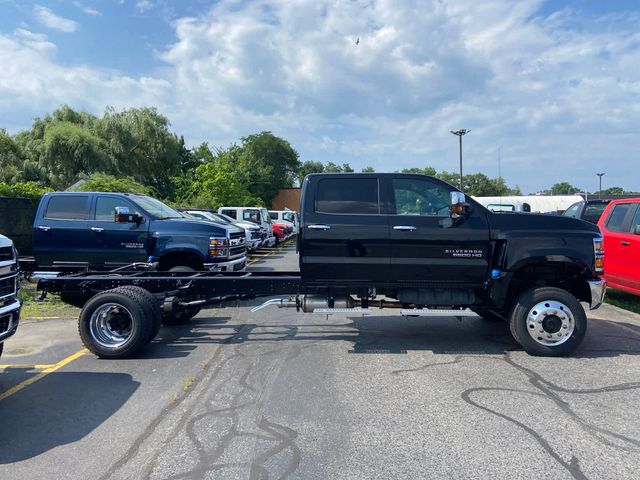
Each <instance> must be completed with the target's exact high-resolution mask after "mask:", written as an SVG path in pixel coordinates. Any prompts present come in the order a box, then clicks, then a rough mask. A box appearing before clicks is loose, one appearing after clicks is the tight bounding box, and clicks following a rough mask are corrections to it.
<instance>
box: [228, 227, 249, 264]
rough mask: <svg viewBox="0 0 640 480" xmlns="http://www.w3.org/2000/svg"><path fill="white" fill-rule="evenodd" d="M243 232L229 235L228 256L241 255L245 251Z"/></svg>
mask: <svg viewBox="0 0 640 480" xmlns="http://www.w3.org/2000/svg"><path fill="white" fill-rule="evenodd" d="M245 243H246V242H245V236H244V232H236V233H231V234H230V235H229V247H230V250H229V256H230V257H232V258H233V257H236V256H238V255H243V254H244V253H245V251H246V246H245Z"/></svg>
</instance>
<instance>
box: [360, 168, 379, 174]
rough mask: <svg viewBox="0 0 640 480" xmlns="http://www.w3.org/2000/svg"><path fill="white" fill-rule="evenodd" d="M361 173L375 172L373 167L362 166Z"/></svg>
mask: <svg viewBox="0 0 640 480" xmlns="http://www.w3.org/2000/svg"><path fill="white" fill-rule="evenodd" d="M362 173H376V170H375V168H373V167H364V168H363V169H362Z"/></svg>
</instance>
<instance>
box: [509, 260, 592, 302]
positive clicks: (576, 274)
mask: <svg viewBox="0 0 640 480" xmlns="http://www.w3.org/2000/svg"><path fill="white" fill-rule="evenodd" d="M587 276H588V274H587V272H585V270H584V269H582V268H580V266H578V265H576V264H573V263H568V262H562V263H548V262H545V263H536V264H531V265H527V266H524V267H522V268H521V269H519V270H517V271H516V272H515V273H514V274H513V277H512V279H511V282H510V284H509V293H508V294H507V305H509V308H510V306H511V305H513V303H514V302H515V300H516V299H517V298H518V296H519V295H520V294H521V293H522V292H524V291H526V290H529V289H530V288H539V287H557V288H561V289H563V290H566V291H567V292H569V293H571V294H572V295H573V296H574V297H576V298H577V299H578V300H580V301H583V302H589V301H591V292H590V290H589V285H588V283H587V282H586V277H587Z"/></svg>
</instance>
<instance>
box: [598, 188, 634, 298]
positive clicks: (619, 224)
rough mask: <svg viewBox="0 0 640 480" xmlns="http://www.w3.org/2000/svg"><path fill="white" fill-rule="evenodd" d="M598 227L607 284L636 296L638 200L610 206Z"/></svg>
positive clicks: (618, 202)
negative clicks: (605, 260)
mask: <svg viewBox="0 0 640 480" xmlns="http://www.w3.org/2000/svg"><path fill="white" fill-rule="evenodd" d="M598 226H599V227H600V228H601V229H602V232H603V234H604V249H605V251H606V252H607V269H606V271H605V275H604V277H605V279H606V280H607V283H608V284H609V285H610V286H611V287H614V288H618V289H620V290H624V291H627V292H629V293H633V294H635V295H640V198H625V199H623V200H614V201H612V202H610V203H609V204H608V205H607V208H606V209H605V211H604V212H603V213H602V216H601V217H600V221H599V222H598Z"/></svg>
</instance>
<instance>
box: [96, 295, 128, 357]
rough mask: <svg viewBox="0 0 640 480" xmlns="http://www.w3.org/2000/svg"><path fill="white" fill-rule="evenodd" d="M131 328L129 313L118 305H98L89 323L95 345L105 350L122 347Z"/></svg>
mask: <svg viewBox="0 0 640 480" xmlns="http://www.w3.org/2000/svg"><path fill="white" fill-rule="evenodd" d="M132 328H133V321H132V319H131V313H130V312H129V310H127V309H126V308H125V307H123V306H122V305H120V304H118V303H105V304H104V305H100V307H98V308H97V309H96V310H95V312H93V315H91V320H90V321H89V331H90V332H91V337H92V338H93V339H94V340H95V342H96V343H98V344H100V345H102V346H103V347H106V348H117V347H119V346H121V345H123V344H124V343H125V342H126V341H127V340H129V337H131V331H132Z"/></svg>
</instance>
